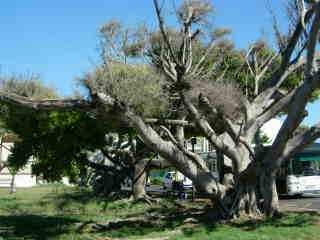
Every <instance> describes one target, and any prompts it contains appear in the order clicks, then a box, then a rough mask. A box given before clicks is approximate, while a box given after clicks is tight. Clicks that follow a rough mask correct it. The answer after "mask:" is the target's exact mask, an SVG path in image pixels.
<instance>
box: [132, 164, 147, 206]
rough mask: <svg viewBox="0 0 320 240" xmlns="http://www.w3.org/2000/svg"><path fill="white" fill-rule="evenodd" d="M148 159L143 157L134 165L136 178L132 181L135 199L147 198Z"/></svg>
mask: <svg viewBox="0 0 320 240" xmlns="http://www.w3.org/2000/svg"><path fill="white" fill-rule="evenodd" d="M147 162H148V161H145V160H144V159H141V160H140V161H138V162H137V163H136V164H135V165H134V179H133V183H132V193H133V198H134V200H136V201H137V200H141V199H146V198H147V193H146V189H145V187H146V182H147V172H146V171H145V170H146V169H145V168H146V165H147Z"/></svg>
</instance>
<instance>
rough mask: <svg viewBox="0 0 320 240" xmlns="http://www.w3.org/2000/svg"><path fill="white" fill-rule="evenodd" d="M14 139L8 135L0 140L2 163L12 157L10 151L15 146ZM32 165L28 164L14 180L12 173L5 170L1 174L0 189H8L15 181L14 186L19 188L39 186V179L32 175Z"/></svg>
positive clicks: (0, 160) (0, 159)
mask: <svg viewBox="0 0 320 240" xmlns="http://www.w3.org/2000/svg"><path fill="white" fill-rule="evenodd" d="M13 142H14V141H13V138H12V136H10V135H6V136H4V137H2V138H1V139H0V162H6V161H7V159H8V156H9V155H10V153H11V151H10V149H11V148H12V146H13V144H14V143H13ZM31 163H32V159H31V160H30V162H29V163H28V164H27V166H26V167H24V168H23V169H22V170H21V171H19V172H18V173H17V174H16V175H15V176H14V179H13V175H12V173H10V171H9V169H8V168H4V169H3V170H2V171H1V172H0V187H1V188H3V187H5V188H8V187H10V186H11V184H12V180H14V185H15V187H17V188H24V187H32V186H35V185H36V184H37V179H36V177H35V176H32V175H31Z"/></svg>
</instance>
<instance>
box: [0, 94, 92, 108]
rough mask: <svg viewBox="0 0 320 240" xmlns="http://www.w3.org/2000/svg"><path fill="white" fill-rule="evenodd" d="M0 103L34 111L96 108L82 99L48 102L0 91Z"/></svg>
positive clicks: (49, 100)
mask: <svg viewBox="0 0 320 240" xmlns="http://www.w3.org/2000/svg"><path fill="white" fill-rule="evenodd" d="M0 101H1V102H4V103H7V104H10V105H17V106H21V107H27V108H32V109H34V110H43V111H48V110H80V111H92V110H94V106H93V104H92V103H90V102H88V101H86V100H81V99H54V100H51V99H48V100H32V99H29V98H26V97H21V96H18V95H16V94H13V93H8V92H3V91H0Z"/></svg>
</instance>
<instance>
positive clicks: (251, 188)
mask: <svg viewBox="0 0 320 240" xmlns="http://www.w3.org/2000/svg"><path fill="white" fill-rule="evenodd" d="M241 152H242V161H241V164H239V169H238V173H235V175H234V178H235V179H234V182H235V184H234V186H233V187H234V191H232V192H231V194H232V199H233V201H232V206H231V208H230V213H231V214H232V215H236V216H241V215H249V216H257V215H260V210H259V207H258V199H257V181H258V177H257V174H256V169H255V168H251V167H250V166H249V165H250V163H251V160H250V157H249V154H248V152H247V151H246V150H245V149H242V151H241Z"/></svg>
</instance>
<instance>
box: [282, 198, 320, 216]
mask: <svg viewBox="0 0 320 240" xmlns="http://www.w3.org/2000/svg"><path fill="white" fill-rule="evenodd" d="M280 208H281V209H282V210H288V211H318V212H320V194H317V195H312V194H308V195H303V196H301V197H287V196H282V197H280Z"/></svg>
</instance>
